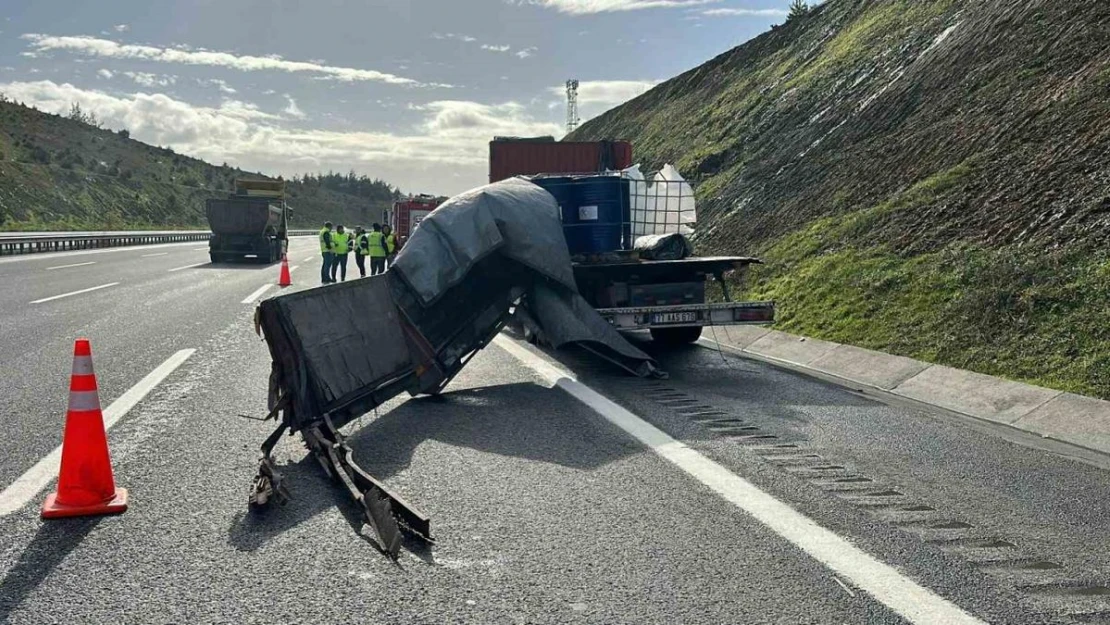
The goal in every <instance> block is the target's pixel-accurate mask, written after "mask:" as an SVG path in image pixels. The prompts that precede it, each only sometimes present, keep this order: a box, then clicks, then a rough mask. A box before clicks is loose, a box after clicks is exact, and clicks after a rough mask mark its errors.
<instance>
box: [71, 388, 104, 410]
mask: <svg viewBox="0 0 1110 625" xmlns="http://www.w3.org/2000/svg"><path fill="white" fill-rule="evenodd" d="M69 409H70V410H71V411H75V412H87V411H89V410H100V396H99V395H97V393H96V391H70V392H69Z"/></svg>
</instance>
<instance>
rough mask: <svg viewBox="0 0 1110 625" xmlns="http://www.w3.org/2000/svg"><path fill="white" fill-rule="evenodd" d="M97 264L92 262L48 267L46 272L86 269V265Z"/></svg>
mask: <svg viewBox="0 0 1110 625" xmlns="http://www.w3.org/2000/svg"><path fill="white" fill-rule="evenodd" d="M95 264H96V261H95V260H90V261H89V262H87V263H73V264H72V265H56V266H54V267H47V268H46V270H47V271H53V270H55V269H69V268H70V267H84V266H86V265H95Z"/></svg>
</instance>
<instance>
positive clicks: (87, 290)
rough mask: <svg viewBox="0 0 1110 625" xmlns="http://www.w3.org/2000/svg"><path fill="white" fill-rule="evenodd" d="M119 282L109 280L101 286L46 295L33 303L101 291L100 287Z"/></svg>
mask: <svg viewBox="0 0 1110 625" xmlns="http://www.w3.org/2000/svg"><path fill="white" fill-rule="evenodd" d="M117 284H119V282H109V283H108V284H102V285H100V286H93V287H89V288H87V289H81V290H80V291H73V292H72V293H62V294H61V295H55V296H53V297H44V298H42V299H37V300H35V301H33V302H31V303H32V304H42V303H44V302H52V301H54V300H56V299H62V298H63V297H69V296H71V295H80V294H82V293H89V292H92V291H99V290H100V289H106V288H108V287H110V286H116V285H117Z"/></svg>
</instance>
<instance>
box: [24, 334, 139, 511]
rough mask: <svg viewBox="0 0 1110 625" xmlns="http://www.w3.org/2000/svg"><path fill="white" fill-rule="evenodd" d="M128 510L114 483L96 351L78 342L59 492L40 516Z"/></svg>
mask: <svg viewBox="0 0 1110 625" xmlns="http://www.w3.org/2000/svg"><path fill="white" fill-rule="evenodd" d="M125 510H127V490H126V489H123V488H116V483H115V481H114V480H113V479H112V460H111V458H110V457H109V456H108V437H107V436H106V435H105V433H104V415H103V414H102V413H101V412H100V396H99V395H98V394H97V392H96V374H94V373H93V365H92V349H91V348H90V347H89V340H88V339H77V342H76V343H74V345H73V375H72V377H70V381H69V410H67V411H66V429H65V435H64V437H63V438H62V469H61V471H60V472H59V475H58V491H57V492H55V493H51V494H50V496H49V497H47V498H46V501H45V502H44V503H43V504H42V518H44V519H56V518H60V517H71V516H91V515H97V514H118V513H120V512H123V511H125Z"/></svg>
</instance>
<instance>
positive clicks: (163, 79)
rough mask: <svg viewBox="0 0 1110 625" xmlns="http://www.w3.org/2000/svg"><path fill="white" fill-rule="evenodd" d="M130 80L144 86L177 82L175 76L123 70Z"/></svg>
mask: <svg viewBox="0 0 1110 625" xmlns="http://www.w3.org/2000/svg"><path fill="white" fill-rule="evenodd" d="M123 75H124V76H127V77H128V78H130V79H131V80H134V81H135V82H136V83H137V84H140V85H142V86H144V87H168V86H170V85H172V84H175V83H176V82H177V76H168V75H165V74H162V75H159V74H149V73H147V72H123Z"/></svg>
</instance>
